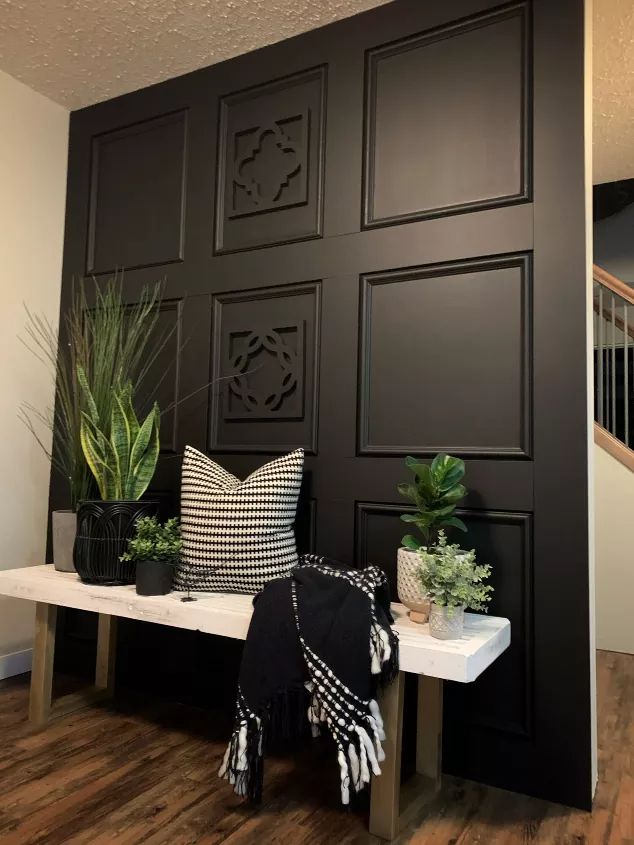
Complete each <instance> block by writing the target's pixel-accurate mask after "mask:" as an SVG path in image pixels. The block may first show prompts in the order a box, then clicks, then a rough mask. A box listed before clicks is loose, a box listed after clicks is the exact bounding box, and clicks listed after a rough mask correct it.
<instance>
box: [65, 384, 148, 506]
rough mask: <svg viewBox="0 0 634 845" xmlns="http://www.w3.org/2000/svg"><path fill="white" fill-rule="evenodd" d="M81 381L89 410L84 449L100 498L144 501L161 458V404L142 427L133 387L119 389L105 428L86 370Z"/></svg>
mask: <svg viewBox="0 0 634 845" xmlns="http://www.w3.org/2000/svg"><path fill="white" fill-rule="evenodd" d="M77 379H78V381H79V385H80V387H81V390H82V395H83V402H84V406H85V408H86V410H82V411H81V427H80V438H81V446H82V450H83V453H84V457H85V458H86V462H87V464H88V466H89V467H90V471H91V472H92V474H93V476H94V478H95V481H96V482H97V487H98V488H99V495H100V496H101V498H102V499H103V500H104V501H113V500H118V499H126V500H133V501H136V500H137V499H140V498H141V496H142V495H143V494H144V493H145V491H146V490H147V488H148V486H149V484H150V482H151V480H152V478H153V476H154V472H155V470H156V463H157V461H158V456H159V449H160V440H159V423H160V418H161V415H160V411H159V407H158V403H156V402H155V403H154V406H153V407H152V410H151V411H150V413H149V414H148V415H147V417H146V418H145V419H144V420H143V422H142V423H139V420H138V419H137V416H136V413H135V411H134V406H133V402H132V396H133V389H132V383H131V382H127V383H126V384H124V385H123V386H119V387H115V388H114V389H113V390H112V411H111V416H110V420H109V421H108V425H107V426H105V425H104V424H103V421H102V418H101V415H100V413H99V409H98V407H97V404H96V402H95V399H94V396H93V394H92V391H91V389H90V387H89V385H88V380H87V378H86V373H85V372H84V370H83V368H82V367H78V368H77Z"/></svg>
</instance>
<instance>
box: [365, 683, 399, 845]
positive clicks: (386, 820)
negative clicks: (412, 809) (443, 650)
mask: <svg viewBox="0 0 634 845" xmlns="http://www.w3.org/2000/svg"><path fill="white" fill-rule="evenodd" d="M404 690H405V673H404V672H399V673H398V675H397V676H396V678H395V679H394V680H393V681H392V683H391V684H390V686H389V687H387V689H385V690H383V693H382V695H381V696H380V698H379V707H380V709H381V716H382V717H383V725H384V728H385V741H384V743H383V750H384V751H385V760H384V761H383V762H382V763H381V775H380V776H379V777H373V778H372V793H371V796H370V833H371V834H372V835H373V836H380V837H382V838H383V839H394V837H395V836H396V835H397V834H398V829H399V817H400V794H401V744H402V739H403V698H404Z"/></svg>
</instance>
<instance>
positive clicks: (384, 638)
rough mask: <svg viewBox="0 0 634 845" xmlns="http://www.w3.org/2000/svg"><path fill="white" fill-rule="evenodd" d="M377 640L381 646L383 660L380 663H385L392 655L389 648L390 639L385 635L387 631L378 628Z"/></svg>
mask: <svg viewBox="0 0 634 845" xmlns="http://www.w3.org/2000/svg"><path fill="white" fill-rule="evenodd" d="M379 640H380V641H381V645H382V646H383V659H382V661H381V662H382V663H385V662H386V661H388V660H389V659H390V656H391V654H392V648H391V646H390V638H389V637H388V635H387V631H386V630H385V629H384V628H379Z"/></svg>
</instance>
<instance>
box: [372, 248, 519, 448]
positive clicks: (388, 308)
mask: <svg viewBox="0 0 634 845" xmlns="http://www.w3.org/2000/svg"><path fill="white" fill-rule="evenodd" d="M530 266H531V265H530V257H529V256H528V255H511V256H505V257H500V258H487V259H479V260H475V261H465V262H456V263H454V264H446V265H435V266H430V267H420V268H414V269H411V270H397V271H393V272H389V273H377V274H371V275H367V276H362V278H361V325H360V352H359V360H360V371H359V400H358V405H359V421H358V449H359V453H360V454H362V455H373V454H375V455H376V454H390V455H394V454H408V453H410V452H413V453H417V454H423V455H432V454H436V453H437V452H449V453H451V454H457V455H464V456H486V457H527V456H528V455H530V452H531V391H530V385H531V359H532V352H531V350H532V341H531V319H530V314H531V272H530ZM501 313H503V314H504V315H505V316H504V320H502V321H501V320H500V318H499V315H500V314H501ZM445 385H451V390H450V391H448V392H447V391H444V386H445ZM439 391H443V400H442V402H440V403H439V402H438V401H437V400H436V397H437V396H438V395H439V393H438V392H439Z"/></svg>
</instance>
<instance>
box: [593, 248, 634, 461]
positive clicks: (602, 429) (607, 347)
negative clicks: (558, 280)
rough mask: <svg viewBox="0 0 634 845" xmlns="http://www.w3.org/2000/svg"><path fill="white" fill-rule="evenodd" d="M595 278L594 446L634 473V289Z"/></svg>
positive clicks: (601, 273)
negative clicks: (596, 445)
mask: <svg viewBox="0 0 634 845" xmlns="http://www.w3.org/2000/svg"><path fill="white" fill-rule="evenodd" d="M593 278H594V292H593V300H594V315H593V318H594V419H595V442H596V443H597V444H598V445H599V446H601V447H602V448H604V449H605V450H606V451H607V452H609V453H610V454H611V455H613V456H614V457H615V458H617V459H618V460H619V461H620V462H621V463H623V464H625V465H626V466H627V467H629V469H631V470H632V471H634V450H633V448H632V447H633V446H634V288H631V287H630V286H629V285H626V284H625V282H622V281H621V280H620V279H617V278H616V277H615V276H612V275H611V273H608V272H607V271H606V270H603V269H602V268H601V267H598V266H597V265H596V264H595V265H594V268H593Z"/></svg>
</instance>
